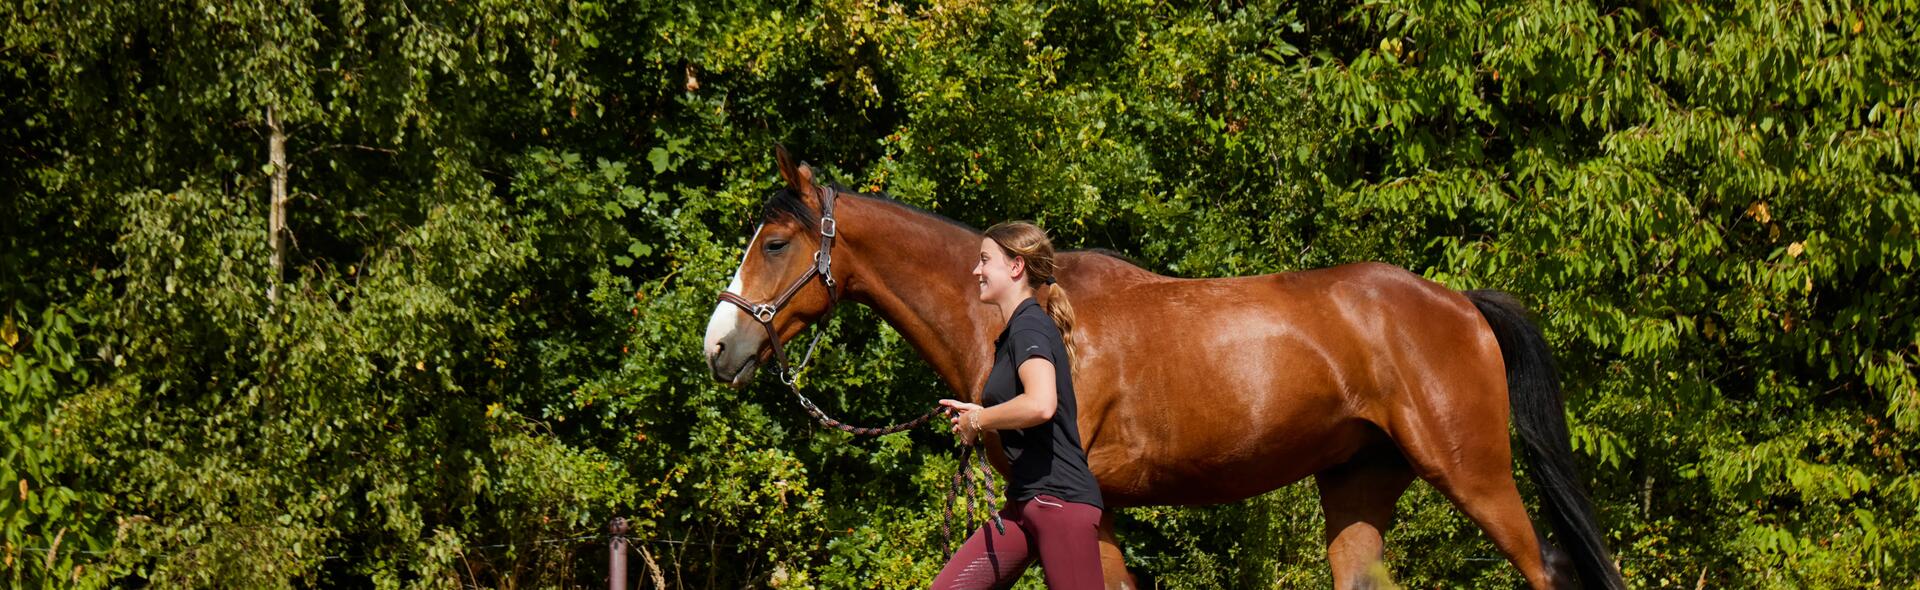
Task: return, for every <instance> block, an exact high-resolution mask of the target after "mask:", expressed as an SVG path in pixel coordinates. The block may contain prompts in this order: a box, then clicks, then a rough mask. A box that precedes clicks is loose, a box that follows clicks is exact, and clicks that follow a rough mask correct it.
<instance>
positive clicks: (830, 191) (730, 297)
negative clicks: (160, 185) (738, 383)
mask: <svg viewBox="0 0 1920 590" xmlns="http://www.w3.org/2000/svg"><path fill="white" fill-rule="evenodd" d="M820 188H821V193H820V250H819V251H817V252H814V253H813V265H812V266H809V267H807V272H804V273H801V274H800V276H799V277H798V278H795V279H793V284H791V285H787V289H786V290H785V291H781V292H780V296H778V297H775V298H773V300H772V301H770V302H766V303H754V302H752V301H748V300H747V298H746V297H742V296H740V295H739V294H737V293H734V292H732V291H721V292H720V300H721V301H724V302H727V303H731V304H733V305H734V306H736V307H739V308H740V309H741V310H742V311H745V312H747V315H750V316H753V319H754V321H757V322H760V327H762V328H766V330H767V341H768V342H769V344H770V345H771V346H773V361H774V363H775V364H776V366H777V368H778V369H779V371H780V382H781V383H785V384H787V385H793V383H794V380H795V379H797V378H799V376H800V370H801V369H804V368H806V366H807V363H808V362H811V361H812V360H813V351H814V348H816V347H818V346H819V345H820V335H821V334H822V332H821V331H820V330H814V332H813V340H812V341H811V342H809V343H808V344H807V354H806V356H803V357H800V364H798V365H794V366H792V367H791V368H789V367H788V366H787V355H786V351H785V350H783V349H782V348H781V345H780V333H779V332H778V331H776V330H774V328H773V317H774V316H775V315H778V314H779V313H780V310H782V309H785V308H786V307H787V303H789V302H791V301H793V296H794V295H796V294H799V293H800V289H802V288H805V287H806V286H807V283H809V282H812V281H813V278H814V277H815V276H818V277H820V283H821V284H823V285H825V286H826V287H827V313H829V314H830V313H833V308H834V307H836V306H838V304H839V303H840V293H839V292H838V291H836V290H835V287H838V286H839V285H837V284H836V283H835V282H834V280H833V238H834V236H835V235H836V234H838V233H839V225H838V224H837V223H835V222H834V220H833V201H834V199H835V198H836V197H838V196H839V191H838V190H835V189H834V188H833V187H832V186H824V187H820ZM822 318H823V319H824V318H825V316H824V315H823V316H822Z"/></svg>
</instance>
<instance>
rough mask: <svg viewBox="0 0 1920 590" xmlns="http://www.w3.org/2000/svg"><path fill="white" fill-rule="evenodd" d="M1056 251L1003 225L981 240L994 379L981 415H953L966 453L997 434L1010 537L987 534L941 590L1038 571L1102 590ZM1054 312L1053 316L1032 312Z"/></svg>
mask: <svg viewBox="0 0 1920 590" xmlns="http://www.w3.org/2000/svg"><path fill="white" fill-rule="evenodd" d="M1053 272H1054V261H1053V244H1052V243H1051V242H1049V241H1048V240H1047V234H1046V232H1044V231H1041V229H1040V228H1039V227H1036V226H1034V225H1033V224H1031V223H1026V222H1010V223H1002V224H999V225H996V226H993V227H992V228H990V229H988V230H987V235H986V237H985V238H983V239H981V240H980V259H979V261H978V262H976V263H975V265H974V267H973V276H974V277H975V278H976V279H977V280H978V281H979V283H980V301H981V302H984V303H990V304H993V305H995V306H997V307H999V309H1000V313H1001V317H1003V318H1005V320H1006V327H1005V328H1003V329H1002V330H1001V331H1000V336H999V337H998V338H996V339H995V340H994V361H993V371H992V372H991V373H989V374H988V376H987V384H986V387H985V389H984V391H983V392H982V394H983V395H982V396H981V397H982V401H985V402H986V405H985V406H984V407H983V406H980V405H976V404H970V403H966V402H962V401H956V400H950V399H949V400H940V404H941V405H943V406H946V407H948V408H950V409H951V415H952V420H953V431H954V434H955V436H958V437H959V438H960V442H961V444H969V445H970V444H973V443H974V441H976V440H979V437H980V433H982V432H986V431H995V432H997V433H998V434H999V437H1000V444H1001V446H1002V447H1004V448H1005V450H1006V455H1007V460H1008V461H1009V462H1010V463H1012V469H1011V470H1009V472H1008V474H1007V504H1006V507H1005V508H1002V509H1001V510H1000V516H1001V519H1002V520H1003V521H1005V523H1006V530H1005V532H1004V533H1002V532H998V531H996V530H995V529H994V527H992V526H982V527H980V529H979V530H977V531H974V533H973V535H972V536H970V537H968V538H967V542H966V544H965V545H962V546H961V547H960V550H959V551H956V552H955V553H954V554H953V558H952V559H950V560H948V561H947V566H946V568H945V569H943V570H941V571H940V576H939V577H938V578H935V579H934V582H933V587H934V588H936V589H947V588H989V587H1000V586H1003V585H1005V583H1007V582H1011V581H1012V580H1013V579H1014V578H1017V577H1019V576H1020V573H1021V571H1022V570H1025V569H1026V567H1027V564H1029V563H1031V562H1032V561H1033V560H1034V559H1039V561H1040V564H1041V568H1042V569H1043V570H1044V572H1045V574H1046V580H1047V587H1048V588H1052V589H1053V590H1065V589H1079V588H1100V587H1102V586H1103V585H1104V583H1103V581H1102V580H1101V578H1100V545H1099V542H1100V539H1099V526H1100V512H1101V510H1102V506H1101V502H1100V486H1099V485H1098V484H1096V483H1095V482H1094V479H1093V471H1091V470H1089V469H1088V468H1087V454H1086V451H1084V450H1082V449H1081V447H1080V429H1079V427H1078V425H1077V424H1076V423H1075V419H1076V417H1077V416H1078V415H1079V412H1078V410H1077V406H1076V405H1075V403H1074V397H1073V371H1072V361H1073V306H1072V305H1071V304H1069V303H1068V302H1067V292H1066V291H1065V290H1064V289H1061V288H1060V285H1058V284H1055V283H1054V280H1053ZM1036 293H1038V294H1040V296H1041V297H1042V298H1044V299H1045V300H1046V304H1045V307H1044V308H1043V307H1042V306H1041V304H1040V303H1039V302H1038V301H1036V300H1035V295H1036Z"/></svg>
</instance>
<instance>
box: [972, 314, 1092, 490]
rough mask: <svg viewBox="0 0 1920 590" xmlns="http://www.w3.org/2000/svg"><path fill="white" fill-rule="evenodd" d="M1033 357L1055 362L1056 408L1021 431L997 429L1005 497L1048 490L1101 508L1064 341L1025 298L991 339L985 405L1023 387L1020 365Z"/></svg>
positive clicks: (1003, 400) (1011, 395)
mask: <svg viewBox="0 0 1920 590" xmlns="http://www.w3.org/2000/svg"><path fill="white" fill-rule="evenodd" d="M1034 357H1039V358H1044V359H1047V360H1048V361H1049V362H1052V363H1053V374H1054V383H1055V385H1054V391H1056V392H1058V401H1059V404H1060V405H1059V407H1058V408H1055V409H1054V411H1053V418H1052V419H1051V420H1048V421H1046V422H1043V423H1041V424H1038V425H1035V426H1030V427H1027V428H1022V429H1020V430H1002V431H1000V444H1001V446H1002V447H1004V448H1005V449H1006V452H1007V459H1008V460H1009V461H1010V462H1012V464H1013V469H1012V471H1011V473H1010V474H1009V476H1008V477H1007V498H1008V499H1010V500H1016V501H1017V500H1030V499H1033V497H1034V496H1037V495H1040V494H1052V495H1054V496H1058V497H1059V498H1060V499H1062V500H1066V501H1069V502H1079V503H1082V504H1092V505H1094V506H1101V507H1104V504H1102V503H1101V501H1100V485H1099V483H1098V482H1095V481H1094V479H1093V471H1092V470H1090V469H1088V468H1087V453H1086V451H1083V450H1081V448H1080V427H1079V423H1078V422H1076V421H1075V420H1077V419H1078V417H1079V415H1080V412H1079V406H1078V405H1077V404H1075V402H1074V398H1073V371H1072V370H1070V369H1069V367H1068V363H1067V345H1066V341H1064V340H1063V339H1061V337H1060V328H1059V326H1056V325H1054V323H1053V318H1051V317H1048V316H1047V312H1046V310H1043V309H1041V308H1040V304H1039V303H1037V302H1035V301H1034V300H1033V298H1031V297H1029V298H1027V300H1025V301H1022V302H1020V305H1019V306H1018V307H1015V308H1014V310H1013V317H1012V318H1010V319H1008V320H1007V327H1006V328H1005V329H1004V330H1002V331H1001V332H1000V336H999V337H998V338H995V339H994V341H993V372H991V373H988V374H987V385H986V389H985V391H984V392H983V393H985V395H984V396H983V397H984V398H985V400H984V401H985V402H986V403H985V404H984V405H986V406H995V405H999V404H1003V403H1006V402H1007V401H1008V400H1011V399H1013V398H1014V397H1017V396H1019V395H1020V394H1021V393H1024V392H1025V391H1026V387H1025V386H1024V385H1022V384H1021V383H1020V364H1021V363H1025V362H1027V359H1031V358H1034Z"/></svg>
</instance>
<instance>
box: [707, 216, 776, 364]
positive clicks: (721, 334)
mask: <svg viewBox="0 0 1920 590" xmlns="http://www.w3.org/2000/svg"><path fill="white" fill-rule="evenodd" d="M761 227H766V226H761ZM758 241H760V227H756V228H753V237H752V238H749V239H748V240H747V248H746V250H747V251H746V252H742V253H741V254H740V266H737V267H734V269H733V280H732V281H730V282H728V283H727V291H729V292H732V293H733V294H735V295H741V296H745V295H746V293H743V292H741V289H744V288H746V286H745V285H743V284H742V283H741V282H740V271H741V270H742V269H745V268H746V267H747V256H748V255H749V254H752V253H753V244H754V243H755V242H758ZM743 317H746V312H745V311H743V310H741V309H740V308H739V307H737V306H735V305H734V304H731V303H727V302H724V301H722V302H719V303H716V304H714V306H713V315H712V316H710V317H708V318H707V338H706V351H707V356H709V357H711V356H713V355H715V354H718V353H719V352H720V343H722V342H726V341H727V340H728V339H729V337H731V336H733V333H734V331H736V330H738V329H739V327H740V318H743Z"/></svg>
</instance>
